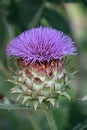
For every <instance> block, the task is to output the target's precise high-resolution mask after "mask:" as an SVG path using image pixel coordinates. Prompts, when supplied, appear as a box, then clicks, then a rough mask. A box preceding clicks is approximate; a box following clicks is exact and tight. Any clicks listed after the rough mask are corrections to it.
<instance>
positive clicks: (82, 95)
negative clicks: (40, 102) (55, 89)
mask: <svg viewBox="0 0 87 130" xmlns="http://www.w3.org/2000/svg"><path fill="white" fill-rule="evenodd" d="M40 25H43V26H49V27H52V28H55V29H58V30H61V31H63V32H64V33H66V34H68V35H69V36H70V37H71V38H72V39H73V40H74V41H75V43H76V46H77V48H78V55H77V56H76V57H72V59H69V60H68V68H69V69H70V67H71V66H72V67H74V70H78V71H79V73H78V75H76V77H75V79H74V86H75V87H74V88H72V89H73V90H72V91H71V92H70V94H71V95H72V99H71V101H70V102H68V101H67V100H63V103H62V104H61V106H60V108H55V109H53V114H54V118H55V121H56V124H57V126H58V128H59V130H87V0H64V1H63V0H0V108H1V109H0V130H24V129H25V130H49V127H48V124H47V121H46V118H45V116H44V114H43V111H41V110H39V109H38V110H37V111H36V112H35V111H34V110H33V109H27V110H25V109H23V108H22V109H20V108H18V109H14V110H11V109H10V107H9V105H8V107H2V105H1V104H4V106H5V105H6V104H9V102H12V103H13V104H14V102H13V99H14V97H13V95H11V94H10V93H9V90H10V88H11V87H12V86H13V85H12V84H11V83H9V82H7V81H6V79H8V78H10V77H11V75H12V72H11V66H15V65H14V62H13V61H12V60H10V59H9V58H7V56H6V52H5V48H6V46H7V44H9V41H10V40H11V39H12V38H13V37H15V36H17V35H18V34H20V33H21V32H23V31H25V30H26V29H30V28H33V27H38V26H40ZM9 68H10V69H9ZM12 108H13V107H12ZM5 109H6V110H5Z"/></svg>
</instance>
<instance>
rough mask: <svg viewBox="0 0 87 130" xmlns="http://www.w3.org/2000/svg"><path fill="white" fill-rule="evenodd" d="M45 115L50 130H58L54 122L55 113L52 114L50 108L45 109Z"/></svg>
mask: <svg viewBox="0 0 87 130" xmlns="http://www.w3.org/2000/svg"><path fill="white" fill-rule="evenodd" d="M44 114H45V116H46V118H47V121H48V124H49V127H50V130H58V128H57V126H56V123H55V121H54V117H53V113H52V112H51V110H50V108H49V109H44Z"/></svg>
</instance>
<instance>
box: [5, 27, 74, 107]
mask: <svg viewBox="0 0 87 130" xmlns="http://www.w3.org/2000/svg"><path fill="white" fill-rule="evenodd" d="M6 52H7V55H8V56H9V57H16V58H18V59H19V62H20V64H21V69H20V71H19V72H18V73H19V74H18V77H17V76H16V77H15V79H14V80H13V82H14V83H15V84H16V87H14V88H12V89H11V93H19V97H18V100H19V99H22V102H23V103H25V104H26V105H29V104H30V103H31V104H33V105H34V108H35V109H36V108H37V106H38V104H41V103H42V102H43V103H44V102H50V103H51V104H52V105H55V104H56V102H57V100H58V97H59V95H61V96H66V97H67V98H69V95H68V94H67V93H66V84H67V83H66V82H67V75H66V74H65V69H64V68H63V65H64V60H63V57H65V56H67V55H75V54H76V47H75V45H74V42H73V41H72V40H71V38H69V37H68V36H67V35H65V34H64V33H63V32H61V31H57V30H55V29H52V28H47V27H38V28H34V29H31V30H28V31H25V32H23V33H22V34H20V35H19V36H18V37H16V38H14V39H13V40H12V41H11V43H10V44H9V45H8V46H7V48H6Z"/></svg>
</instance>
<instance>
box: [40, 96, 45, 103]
mask: <svg viewBox="0 0 87 130" xmlns="http://www.w3.org/2000/svg"><path fill="white" fill-rule="evenodd" d="M45 98H46V97H43V96H39V97H38V99H39V102H40V103H42V101H43V100H44V99H45Z"/></svg>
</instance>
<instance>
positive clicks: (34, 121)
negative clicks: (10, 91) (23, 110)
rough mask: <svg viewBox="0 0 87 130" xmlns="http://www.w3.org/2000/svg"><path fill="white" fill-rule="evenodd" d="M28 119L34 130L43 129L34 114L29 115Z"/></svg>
mask: <svg viewBox="0 0 87 130" xmlns="http://www.w3.org/2000/svg"><path fill="white" fill-rule="evenodd" d="M28 119H29V121H30V123H31V125H32V127H33V129H34V130H41V127H40V125H39V123H38V121H37V119H36V117H35V116H34V115H33V114H32V115H31V114H28Z"/></svg>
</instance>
